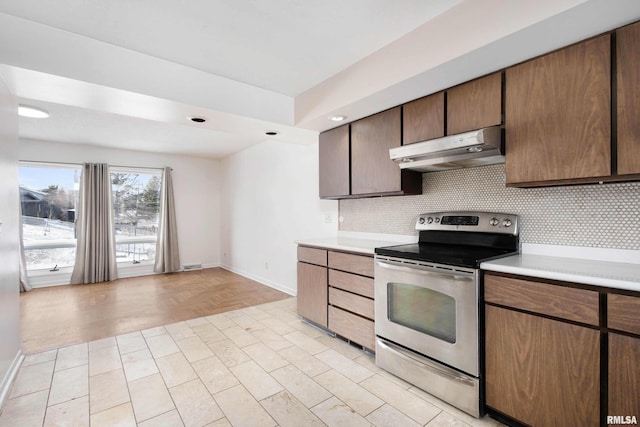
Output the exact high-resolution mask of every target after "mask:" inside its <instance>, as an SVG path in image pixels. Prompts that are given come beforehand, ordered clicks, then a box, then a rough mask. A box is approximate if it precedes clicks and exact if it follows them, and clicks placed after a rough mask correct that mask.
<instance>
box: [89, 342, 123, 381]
mask: <svg viewBox="0 0 640 427" xmlns="http://www.w3.org/2000/svg"><path fill="white" fill-rule="evenodd" d="M113 341H114V342H115V339H114V340H113ZM120 368H122V363H121V361H120V353H118V347H117V346H115V345H114V346H110V347H103V348H100V349H98V350H94V351H91V350H89V375H90V376H94V375H100V374H104V373H105V372H109V371H114V370H116V369H120Z"/></svg>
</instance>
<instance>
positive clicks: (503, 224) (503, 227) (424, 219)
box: [416, 211, 518, 235]
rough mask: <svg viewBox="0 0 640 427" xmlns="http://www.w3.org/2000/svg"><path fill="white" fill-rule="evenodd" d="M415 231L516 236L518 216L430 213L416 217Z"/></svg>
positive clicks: (494, 213) (475, 213)
mask: <svg viewBox="0 0 640 427" xmlns="http://www.w3.org/2000/svg"><path fill="white" fill-rule="evenodd" d="M416 230H450V231H476V232H481V233H504V234H513V235H517V234H518V216H517V215H514V214H507V213H500V212H475V211H463V212H431V213H424V214H421V215H419V216H418V220H417V221H416Z"/></svg>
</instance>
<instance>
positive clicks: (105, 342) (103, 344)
mask: <svg viewBox="0 0 640 427" xmlns="http://www.w3.org/2000/svg"><path fill="white" fill-rule="evenodd" d="M117 346H118V342H117V341H116V337H108V338H103V339H101V340H95V341H89V353H91V352H93V351H97V350H102V349H104V348H109V347H117Z"/></svg>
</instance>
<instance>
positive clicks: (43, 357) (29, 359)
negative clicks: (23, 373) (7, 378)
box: [22, 350, 58, 367]
mask: <svg viewBox="0 0 640 427" xmlns="http://www.w3.org/2000/svg"><path fill="white" fill-rule="evenodd" d="M57 355H58V350H51V351H43V352H42V353H36V354H29V355H27V356H26V357H25V358H24V361H23V362H22V367H24V366H31V365H37V364H38V363H44V362H51V361H52V360H56V356H57Z"/></svg>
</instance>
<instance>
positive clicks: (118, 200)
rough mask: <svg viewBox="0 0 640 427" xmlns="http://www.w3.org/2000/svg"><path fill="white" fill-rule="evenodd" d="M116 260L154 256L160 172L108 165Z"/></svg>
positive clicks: (134, 259)
mask: <svg viewBox="0 0 640 427" xmlns="http://www.w3.org/2000/svg"><path fill="white" fill-rule="evenodd" d="M110 171H111V192H112V196H113V211H114V218H115V230H116V258H117V260H118V262H131V263H134V264H138V263H140V262H142V261H153V260H154V259H155V255H156V238H157V235H158V225H159V221H160V218H159V214H160V182H161V179H162V172H161V171H159V170H158V171H157V172H155V171H150V170H149V169H143V170H140V169H135V168H120V167H111V168H110Z"/></svg>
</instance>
